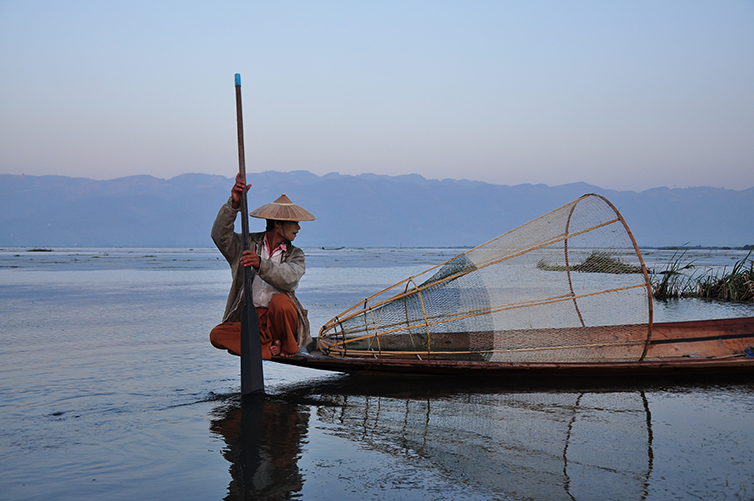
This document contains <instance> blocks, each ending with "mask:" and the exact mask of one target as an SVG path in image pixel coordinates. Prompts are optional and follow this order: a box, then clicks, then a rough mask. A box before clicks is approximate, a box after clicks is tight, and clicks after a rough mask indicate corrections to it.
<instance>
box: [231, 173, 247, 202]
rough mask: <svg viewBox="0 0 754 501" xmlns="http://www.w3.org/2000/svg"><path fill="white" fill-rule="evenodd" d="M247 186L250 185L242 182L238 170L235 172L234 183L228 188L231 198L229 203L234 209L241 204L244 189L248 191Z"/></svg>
mask: <svg viewBox="0 0 754 501" xmlns="http://www.w3.org/2000/svg"><path fill="white" fill-rule="evenodd" d="M249 188H251V185H250V184H245V183H244V180H243V179H242V178H241V173H240V172H239V173H238V174H236V184H234V185H233V188H232V189H231V190H230V196H231V198H232V199H233V201H232V202H231V205H232V206H233V208H234V209H238V206H239V205H241V200H242V199H243V193H244V190H247V191H248V189H249Z"/></svg>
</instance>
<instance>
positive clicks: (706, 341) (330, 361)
mask: <svg viewBox="0 0 754 501" xmlns="http://www.w3.org/2000/svg"><path fill="white" fill-rule="evenodd" d="M748 346H754V317H747V318H732V319H717V320H702V321H690V322H668V323H656V324H654V325H653V329H652V339H651V341H650V346H649V348H648V350H647V355H646V357H645V358H644V360H642V361H629V362H568V363H538V362H488V361H465V360H438V359H423V358H422V357H421V356H419V355H417V356H416V358H413V359H407V358H386V357H381V358H377V357H343V358H336V357H330V356H326V355H323V354H321V353H319V352H316V351H315V352H314V353H312V354H306V355H303V356H302V355H299V356H296V357H292V358H282V357H274V358H273V360H274V361H276V362H280V363H286V364H290V365H297V366H301V367H309V368H313V369H321V370H327V371H336V372H346V373H357V374H385V375H389V374H392V375H409V374H411V375H446V376H447V375H466V376H627V375H674V374H676V375H681V374H741V373H748V374H752V375H754V357H751V356H747V355H746V354H745V353H744V350H745V349H746V348H747V347H748Z"/></svg>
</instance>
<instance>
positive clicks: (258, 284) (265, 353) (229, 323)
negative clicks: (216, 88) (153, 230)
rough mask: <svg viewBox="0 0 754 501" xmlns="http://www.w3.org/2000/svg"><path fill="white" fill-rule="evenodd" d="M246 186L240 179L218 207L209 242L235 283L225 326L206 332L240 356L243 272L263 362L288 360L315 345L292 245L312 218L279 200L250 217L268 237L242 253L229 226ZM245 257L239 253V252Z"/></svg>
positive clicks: (297, 252) (300, 256)
mask: <svg viewBox="0 0 754 501" xmlns="http://www.w3.org/2000/svg"><path fill="white" fill-rule="evenodd" d="M250 186H251V185H245V183H244V180H243V179H241V176H240V174H239V175H237V176H236V184H235V185H234V186H233V189H232V190H231V192H230V193H231V196H230V199H228V201H227V202H226V203H225V204H224V205H223V206H222V207H220V212H218V214H217V218H216V219H215V223H214V224H213V225H212V240H213V241H214V242H215V245H217V248H218V249H220V252H221V253H222V254H223V256H225V259H226V260H227V261H228V264H230V268H231V272H232V274H233V283H232V285H231V288H230V293H229V294H228V302H227V304H226V306H225V314H224V315H223V321H222V323H221V324H219V325H217V326H216V327H215V328H214V329H212V331H211V332H210V335H209V339H210V342H211V343H212V345H213V346H215V347H216V348H219V349H222V350H228V351H229V352H230V353H232V354H234V355H240V353H241V312H242V311H243V306H244V290H243V267H244V266H250V267H251V269H252V277H253V281H252V296H253V299H254V306H255V307H256V309H257V314H258V316H259V333H260V338H261V342H262V358H263V359H265V360H269V359H270V358H272V356H273V355H279V356H283V357H292V356H294V355H295V354H296V353H298V350H299V347H302V346H303V347H307V346H309V345H310V343H313V340H312V337H311V334H310V333H309V320H308V319H307V317H306V310H305V309H304V308H303V307H302V306H301V303H300V302H299V301H298V299H297V298H296V294H295V292H294V291H295V290H296V288H297V287H298V282H299V280H300V279H301V277H302V276H303V274H304V272H305V271H306V265H305V263H304V251H302V250H301V249H299V248H298V247H294V246H293V244H292V243H291V242H292V241H293V240H294V239H295V238H296V235H297V234H298V231H299V230H300V228H301V227H300V226H299V224H298V223H299V221H313V220H314V219H315V218H314V216H313V215H311V213H309V212H308V211H306V210H305V209H303V208H301V207H299V206H298V205H296V204H294V203H293V202H291V201H290V199H289V198H288V197H286V196H285V195H281V196H280V197H279V198H278V199H277V200H275V201H274V202H272V203H270V204H266V205H263V206H262V207H259V208H258V209H256V210H254V211H252V212H251V213H250V214H249V215H250V216H252V217H257V218H261V219H266V220H267V228H266V231H263V232H260V233H251V234H250V235H249V237H250V250H248V251H243V242H242V240H241V235H240V234H238V233H235V231H234V228H233V225H234V223H235V220H236V215H237V214H238V210H239V209H240V205H241V200H242V197H243V192H244V190H248V189H249V187H250ZM242 251H243V252H242Z"/></svg>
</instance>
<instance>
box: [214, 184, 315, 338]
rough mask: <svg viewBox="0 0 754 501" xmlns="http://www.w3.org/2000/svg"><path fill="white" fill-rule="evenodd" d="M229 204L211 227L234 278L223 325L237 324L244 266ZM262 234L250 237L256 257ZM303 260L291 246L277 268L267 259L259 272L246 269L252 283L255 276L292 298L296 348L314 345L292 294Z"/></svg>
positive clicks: (240, 245)
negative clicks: (226, 323) (294, 314)
mask: <svg viewBox="0 0 754 501" xmlns="http://www.w3.org/2000/svg"><path fill="white" fill-rule="evenodd" d="M231 202H232V198H229V199H228V202H226V203H225V204H224V205H223V206H222V207H220V211H219V212H218V213H217V218H215V223H214V224H213V225H212V240H213V241H214V242H215V245H217V248H218V249H220V252H221V253H222V255H223V256H225V259H226V260H227V261H228V264H230V270H231V274H232V275H233V282H232V284H231V286H230V292H229V293H228V302H227V304H226V305H225V314H224V315H223V322H240V321H241V313H242V311H243V306H244V290H243V266H241V263H240V260H241V253H242V252H243V241H242V239H241V234H239V233H236V232H235V231H234V227H233V225H234V223H235V221H236V215H237V214H238V209H234V208H233V206H232V205H231ZM264 234H265V232H261V233H251V234H249V238H250V240H251V249H252V250H253V251H254V252H256V253H257V255H261V249H262V244H263V240H264ZM304 259H305V256H304V251H302V250H301V249H299V248H298V247H294V246H293V245H292V244H290V245H288V250H286V251H284V252H283V256H282V260H281V263H280V264H278V263H275V262H273V261H271V260H269V259H262V262H261V264H260V265H259V270H258V271H257V270H255V269H254V268H252V267H249V270H250V271H251V273H252V280H253V277H255V276H256V275H257V274H258V275H259V276H260V277H261V278H262V279H263V280H264V281H265V282H267V283H268V284H270V285H272V286H274V287H276V288H277V289H279V290H281V291H283V292H284V293H285V294H287V295H288V297H290V298H291V300H292V301H293V304H294V305H296V310H297V312H298V332H297V333H296V339H297V341H298V345H299V347H311V346H313V343H314V342H313V340H312V337H311V334H310V330H309V319H308V318H307V317H306V313H307V311H306V310H305V309H304V307H303V306H302V305H301V303H300V302H299V300H298V298H297V297H296V294H295V292H294V291H295V290H296V287H298V282H299V280H301V277H302V276H303V275H304V272H306V264H305V262H304Z"/></svg>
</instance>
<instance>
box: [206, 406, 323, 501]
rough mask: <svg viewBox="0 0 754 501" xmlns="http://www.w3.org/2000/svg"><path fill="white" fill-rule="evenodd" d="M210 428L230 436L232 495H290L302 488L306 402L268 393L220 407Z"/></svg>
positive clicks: (227, 455)
mask: <svg viewBox="0 0 754 501" xmlns="http://www.w3.org/2000/svg"><path fill="white" fill-rule="evenodd" d="M214 414H215V416H216V418H215V419H213V420H212V421H211V423H210V430H211V431H212V432H214V433H216V434H218V435H220V436H221V437H222V438H223V440H224V441H225V444H226V447H225V449H224V450H223V457H225V459H226V460H227V461H228V462H229V463H230V468H229V471H230V476H231V481H230V484H229V485H228V495H227V496H226V498H225V499H227V500H238V499H280V500H283V499H291V498H292V496H293V495H294V494H295V493H297V492H299V491H301V488H302V487H303V478H302V475H301V472H300V471H299V468H298V460H299V459H300V457H301V449H302V444H303V443H304V441H305V438H306V433H307V429H308V426H309V413H308V409H307V408H306V407H302V406H300V405H297V404H293V403H287V402H284V401H278V400H272V399H270V398H269V397H268V398H265V397H264V396H249V397H244V399H243V402H242V403H240V402H234V403H227V404H223V405H222V406H220V407H218V408H217V409H215V411H214Z"/></svg>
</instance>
